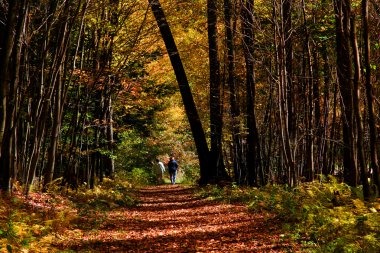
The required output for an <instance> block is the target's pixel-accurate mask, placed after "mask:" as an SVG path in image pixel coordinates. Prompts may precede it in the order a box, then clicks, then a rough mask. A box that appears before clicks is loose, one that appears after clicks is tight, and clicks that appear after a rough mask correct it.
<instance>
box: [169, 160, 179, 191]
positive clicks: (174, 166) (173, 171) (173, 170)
mask: <svg viewBox="0 0 380 253" xmlns="http://www.w3.org/2000/svg"><path fill="white" fill-rule="evenodd" d="M168 170H169V175H170V181H171V182H172V184H175V180H176V177H177V170H178V163H177V161H176V160H175V159H174V157H173V156H172V157H170V161H169V163H168Z"/></svg>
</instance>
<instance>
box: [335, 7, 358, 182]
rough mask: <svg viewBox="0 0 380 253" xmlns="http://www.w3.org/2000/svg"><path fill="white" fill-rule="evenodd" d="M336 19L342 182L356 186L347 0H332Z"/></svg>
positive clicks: (349, 13) (349, 9) (349, 14)
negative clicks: (340, 111)
mask: <svg viewBox="0 0 380 253" xmlns="http://www.w3.org/2000/svg"><path fill="white" fill-rule="evenodd" d="M334 9H335V17H336V21H335V23H336V45H337V46H336V51H337V71H338V83H339V90H340V93H341V98H342V103H341V107H342V124H343V143H344V147H343V166H344V180H345V182H346V183H347V184H349V185H351V186H356V185H357V181H358V180H357V176H358V173H357V168H356V158H355V146H354V144H355V143H354V112H353V83H352V67H351V62H352V61H351V57H350V52H351V50H350V16H351V6H350V1H349V0H334Z"/></svg>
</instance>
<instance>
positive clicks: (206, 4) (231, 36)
mask: <svg viewBox="0 0 380 253" xmlns="http://www.w3.org/2000/svg"><path fill="white" fill-rule="evenodd" d="M161 3H162V4H163V6H170V7H172V8H170V10H169V11H168V12H167V16H166V17H165V15H164V12H163V10H162V7H161V4H160V2H159V1H156V0H149V1H146V2H141V1H119V0H94V1H89V0H75V1H63V0H62V1H53V0H49V1H28V0H23V1H0V13H3V14H4V15H0V87H1V89H0V100H1V103H0V111H1V113H0V144H1V145H0V187H1V189H2V190H3V191H9V190H10V189H11V188H12V184H13V183H14V182H15V181H21V183H22V184H24V185H26V187H25V189H26V191H25V193H27V192H28V189H29V187H28V186H29V185H32V184H34V183H36V180H37V179H38V180H37V183H40V184H41V185H42V186H43V188H44V189H45V190H46V189H47V188H48V186H49V184H50V183H51V182H52V181H53V180H54V179H56V178H62V184H65V185H69V186H71V187H77V186H78V185H81V184H84V183H86V184H87V185H89V187H93V186H94V184H95V183H96V181H97V180H100V181H101V180H102V178H103V176H107V177H113V175H114V171H115V152H114V149H115V146H116V144H115V142H117V138H118V134H119V133H118V127H119V126H120V124H121V125H123V124H129V125H136V126H137V125H138V124H139V123H136V121H135V120H134V119H131V118H128V116H126V115H130V114H129V113H130V111H128V110H131V109H130V107H128V106H125V104H124V103H127V102H126V101H128V103H135V102H136V104H137V103H138V102H137V100H136V101H134V102H131V101H133V99H131V97H133V96H135V95H136V93H138V88H137V87H141V84H140V83H139V81H138V80H140V79H139V77H141V76H144V75H146V76H148V75H149V74H154V73H147V72H146V71H145V69H144V64H145V63H147V62H155V61H157V59H158V58H160V59H161V57H162V53H161V51H160V50H161V49H160V46H161V44H160V46H157V47H155V46H152V45H155V42H157V41H159V40H160V39H159V38H157V35H156V33H155V32H154V31H153V30H152V27H156V25H154V26H153V24H152V23H153V21H154V20H153V19H155V21H156V23H157V24H158V25H159V29H160V32H161V35H162V37H163V39H164V43H165V46H166V49H167V52H168V54H169V58H170V60H171V63H172V66H173V69H174V72H175V75H176V77H177V81H178V87H179V91H180V93H181V95H182V99H183V103H184V107H185V112H186V116H187V117H188V120H189V123H190V129H191V132H192V136H193V138H194V143H195V149H196V151H197V153H198V157H199V162H200V179H201V180H200V182H201V183H210V182H218V181H220V180H224V179H229V178H233V180H234V181H236V182H237V183H238V184H248V185H254V186H261V185H265V184H267V183H281V184H288V185H292V186H293V185H297V184H299V183H300V182H303V181H312V180H315V179H319V177H326V176H329V175H334V176H337V177H338V178H340V179H342V180H344V181H345V182H346V183H348V184H349V185H351V186H356V185H358V184H361V185H363V189H364V195H365V196H366V197H369V196H370V194H371V192H370V191H371V189H376V188H377V189H379V187H380V185H379V164H378V163H379V161H378V157H379V148H378V146H379V138H378V131H379V129H378V125H379V119H378V117H377V115H378V114H379V101H378V97H379V85H378V84H379V80H380V75H379V74H378V71H377V69H378V68H379V67H380V66H379V64H380V62H379V56H380V55H379V52H378V48H379V43H380V41H379V38H378V36H377V35H378V33H379V32H380V30H379V28H378V27H377V25H376V24H377V23H378V22H379V21H380V10H379V5H378V4H377V3H376V2H375V1H367V0H362V1H348V0H334V1H333V5H331V6H330V5H329V3H328V2H327V1H325V0H312V1H304V0H297V1H296V0H285V1H279V0H273V1H270V2H268V1H263V2H257V1H256V2H255V1H252V0H239V1H236V0H224V1H222V2H221V1H214V0H197V1H191V2H185V1H175V2H170V3H169V2H168V1H166V0H162V1H161ZM147 4H149V5H150V6H148V5H147ZM182 6H186V8H193V9H181V7H182ZM330 7H333V8H330ZM149 9H151V10H153V16H151V15H149V13H150V12H149ZM180 13H182V14H183V13H187V14H186V15H188V17H189V20H182V17H181V18H178V17H176V15H182V14H180ZM166 18H168V20H169V21H170V20H173V21H174V22H173V25H172V24H170V25H171V27H172V28H173V26H174V27H175V29H169V21H168V20H167V19H166ZM189 21H190V22H189ZM190 25H194V27H189V26H190ZM181 26H182V27H185V26H186V29H183V31H181V32H179V31H178V30H179V29H180V28H181ZM172 31H173V34H172ZM186 34H191V36H189V37H186V38H185V35H186ZM144 36H146V37H144ZM148 36H149V39H147V37H148ZM174 36H178V37H179V43H178V44H177V45H176V44H175V42H174ZM181 36H184V38H181ZM190 37H191V38H190ZM188 40H194V41H196V43H198V44H197V45H196V46H194V45H191V43H192V42H189V41H188ZM140 43H141V44H142V43H144V46H141V47H140V48H138V46H139V44H140ZM186 43H187V44H186ZM184 44H186V45H191V49H189V51H185V52H182V51H181V47H182V46H183V45H184ZM177 46H178V48H177ZM195 47H197V48H196V50H197V52H198V53H199V52H202V54H195V53H193V52H192V51H191V50H194V48H195ZM202 50H203V51H202ZM180 51H181V52H180ZM180 53H181V56H182V55H186V57H183V58H182V59H181V58H180V57H179V54H180ZM198 58H201V59H198ZM195 63H197V64H195ZM184 66H185V67H184ZM185 68H189V71H188V73H187V75H186V73H185ZM186 70H187V69H186ZM152 71H155V70H152ZM165 75H167V76H169V75H171V74H170V73H165ZM195 76H196V77H197V78H198V79H197V78H194V77H195ZM152 86H154V82H153V84H152ZM152 90H153V89H152ZM152 90H149V91H147V92H152V93H153V91H152ZM192 91H193V92H194V91H195V92H194V93H193V94H192V93H191V92H192ZM361 94H364V95H362V96H361ZM127 98H128V99H127ZM121 99H122V100H121ZM206 100H207V102H206ZM196 104H197V108H196ZM155 108H156V107H155ZM147 110H148V109H147ZM151 111H154V110H153V109H152V110H151ZM151 111H150V114H149V115H147V116H146V118H149V119H147V121H146V122H148V123H146V124H149V122H152V119H151V118H152V117H154V112H151ZM152 115H153V116H152ZM149 120H150V121H149ZM202 123H203V126H209V127H207V128H205V129H203V126H202ZM141 128H144V126H142V127H141ZM144 129H145V132H149V130H147V128H146V127H145V128H144ZM368 179H370V180H368Z"/></svg>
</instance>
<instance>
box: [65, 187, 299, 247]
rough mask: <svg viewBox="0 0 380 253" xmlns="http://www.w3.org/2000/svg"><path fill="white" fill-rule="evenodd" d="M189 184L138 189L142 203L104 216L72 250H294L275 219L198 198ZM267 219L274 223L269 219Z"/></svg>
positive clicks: (239, 207) (242, 208) (241, 207)
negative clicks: (99, 223) (101, 222)
mask: <svg viewBox="0 0 380 253" xmlns="http://www.w3.org/2000/svg"><path fill="white" fill-rule="evenodd" d="M193 190H194V189H192V188H189V187H182V186H178V185H174V186H173V185H163V186H154V187H146V188H142V189H140V190H139V191H138V193H137V196H138V198H139V199H140V201H141V203H140V204H139V205H138V206H137V207H134V208H125V209H117V210H114V211H111V212H109V213H108V215H107V219H106V220H105V221H104V222H103V224H102V226H101V227H100V228H98V229H96V230H95V229H94V230H88V231H86V232H85V234H84V235H83V236H81V239H78V240H77V243H75V244H76V245H71V249H73V250H75V251H76V252H296V251H299V249H297V248H298V247H297V246H294V245H293V244H291V243H288V242H286V240H284V239H283V238H284V237H283V236H282V235H281V231H279V230H278V229H277V225H276V224H268V222H266V220H267V219H265V217H264V216H263V215H262V214H257V213H249V212H247V208H246V207H244V206H240V205H230V204H223V203H218V202H214V201H211V200H207V199H199V198H196V197H195V196H194V195H193ZM271 223H274V222H273V221H272V222H271Z"/></svg>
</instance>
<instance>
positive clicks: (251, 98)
mask: <svg viewBox="0 0 380 253" xmlns="http://www.w3.org/2000/svg"><path fill="white" fill-rule="evenodd" d="M242 8H243V10H242V18H243V49H244V58H245V65H246V89H247V129H248V136H247V156H246V157H247V181H248V184H250V185H255V186H257V185H258V175H259V172H260V169H261V166H260V164H259V163H260V162H261V158H260V142H259V134H258V130H257V124H256V112H255V104H256V103H255V96H256V87H255V85H256V84H255V69H254V68H255V64H254V13H253V12H254V1H253V0H247V1H245V4H244V5H243V6H242ZM260 181H261V183H262V184H265V179H264V176H263V173H262V171H261V173H260Z"/></svg>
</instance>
